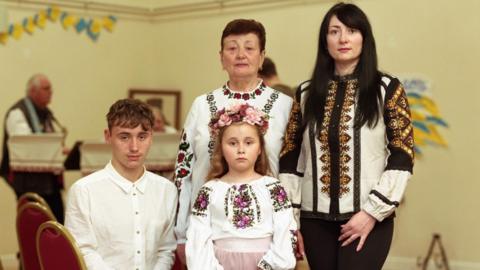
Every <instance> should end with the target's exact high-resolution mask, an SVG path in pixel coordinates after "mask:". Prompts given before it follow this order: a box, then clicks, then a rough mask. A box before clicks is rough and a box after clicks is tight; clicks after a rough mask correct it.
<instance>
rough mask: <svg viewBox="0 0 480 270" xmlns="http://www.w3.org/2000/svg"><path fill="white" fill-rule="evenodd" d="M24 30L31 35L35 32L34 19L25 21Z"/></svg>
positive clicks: (29, 18)
mask: <svg viewBox="0 0 480 270" xmlns="http://www.w3.org/2000/svg"><path fill="white" fill-rule="evenodd" d="M23 30H24V31H25V32H27V33H29V34H30V35H31V34H33V32H34V31H35V23H34V22H33V18H32V17H28V18H25V19H23Z"/></svg>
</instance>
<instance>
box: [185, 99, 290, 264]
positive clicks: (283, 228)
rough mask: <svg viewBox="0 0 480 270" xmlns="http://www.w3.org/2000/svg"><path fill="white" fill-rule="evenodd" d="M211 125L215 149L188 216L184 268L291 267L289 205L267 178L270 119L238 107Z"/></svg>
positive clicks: (282, 192)
mask: <svg viewBox="0 0 480 270" xmlns="http://www.w3.org/2000/svg"><path fill="white" fill-rule="evenodd" d="M209 127H210V132H211V134H212V136H213V137H215V138H216V145H215V150H214V153H213V156H212V161H211V162H212V166H211V169H210V172H209V174H208V176H207V179H208V180H209V181H208V182H207V183H205V184H204V185H203V186H202V188H201V189H200V191H199V192H198V196H197V199H196V200H195V203H194V205H193V209H192V215H191V217H190V225H189V228H188V231H187V243H186V253H187V265H188V269H189V270H195V269H202V270H203V269H209V270H210V269H225V270H229V269H232V270H233V269H242V270H256V269H293V268H294V267H295V263H296V260H295V256H294V251H295V248H296V236H295V231H296V223H295V220H294V218H293V212H292V206H291V203H290V201H289V200H288V198H287V196H286V193H285V190H284V189H283V187H282V186H280V184H279V181H278V180H277V179H275V178H272V177H270V176H266V175H267V174H269V173H270V169H269V165H268V159H267V154H266V153H265V141H264V138H263V134H265V132H266V130H267V128H268V116H267V115H266V114H265V113H263V112H261V111H259V110H258V109H255V108H254V107H252V106H250V105H248V104H237V105H234V106H232V107H231V108H229V109H223V110H221V111H218V112H217V113H216V116H215V117H213V118H212V120H211V122H210V124H209Z"/></svg>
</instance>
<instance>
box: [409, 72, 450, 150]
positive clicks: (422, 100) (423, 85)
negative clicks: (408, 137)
mask: <svg viewBox="0 0 480 270" xmlns="http://www.w3.org/2000/svg"><path fill="white" fill-rule="evenodd" d="M402 83H403V85H404V87H405V90H406V92H407V98H408V102H409V104H410V110H411V114H412V124H413V130H414V131H413V132H414V133H413V134H414V140H415V146H414V149H415V153H416V154H417V156H418V157H421V156H422V153H423V147H425V146H427V145H429V146H435V147H447V146H448V144H447V141H446V140H445V139H444V138H443V137H442V135H441V134H440V132H439V131H438V129H439V128H440V127H443V128H448V124H447V122H446V121H445V120H444V119H442V117H441V115H440V111H439V109H438V106H437V105H436V103H435V101H434V100H433V99H432V98H431V93H430V92H429V90H430V89H429V84H428V82H427V81H426V80H423V79H418V78H409V79H405V80H403V81H402Z"/></svg>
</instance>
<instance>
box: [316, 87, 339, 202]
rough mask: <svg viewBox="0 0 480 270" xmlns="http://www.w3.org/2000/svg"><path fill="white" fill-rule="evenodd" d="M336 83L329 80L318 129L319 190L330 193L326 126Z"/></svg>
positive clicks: (333, 104) (332, 105)
mask: <svg viewBox="0 0 480 270" xmlns="http://www.w3.org/2000/svg"><path fill="white" fill-rule="evenodd" d="M337 87H338V84H337V82H335V81H331V82H330V84H329V86H328V93H327V99H326V102H325V111H324V116H323V122H322V127H321V129H320V134H319V138H318V140H319V141H320V150H321V152H322V155H321V156H320V160H321V161H322V164H323V165H322V167H321V170H322V176H321V177H320V181H321V182H322V183H323V186H322V188H321V192H323V193H326V194H330V180H331V177H330V170H331V167H330V161H331V156H330V148H329V146H328V126H329V124H330V118H331V116H332V111H333V107H334V106H335V96H336V93H337Z"/></svg>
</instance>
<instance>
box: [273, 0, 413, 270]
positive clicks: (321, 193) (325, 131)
mask: <svg viewBox="0 0 480 270" xmlns="http://www.w3.org/2000/svg"><path fill="white" fill-rule="evenodd" d="M319 39H320V41H319V48H318V56H317V62H316V66H315V70H314V72H313V76H312V78H311V80H310V81H308V82H306V83H304V84H302V85H301V86H300V87H299V91H298V92H297V94H296V97H295V102H294V105H293V108H292V113H291V120H290V123H289V127H288V131H289V133H288V134H287V135H286V144H285V148H284V149H283V150H282V158H281V160H280V168H281V169H280V179H281V180H282V182H283V184H284V186H285V187H286V188H287V190H288V191H289V195H290V197H291V199H292V203H293V204H294V205H296V206H297V207H298V208H300V209H301V212H300V224H301V229H300V231H301V233H302V235H303V236H304V239H305V242H304V244H305V251H306V254H307V258H308V261H309V264H310V268H311V269H322V270H334V269H340V270H347V269H356V270H376V269H378V270H380V269H381V268H382V265H383V263H384V262H385V259H386V257H387V254H388V251H389V248H390V243H391V240H392V235H393V216H394V211H395V209H396V208H397V207H398V205H399V202H400V200H401V198H402V196H403V193H404V191H405V187H406V185H407V182H408V179H409V178H410V176H411V174H412V168H413V160H414V157H413V133H412V125H411V119H410V112H409V107H408V103H407V97H406V95H405V91H404V89H403V87H402V85H401V84H400V82H399V80H398V79H396V78H394V77H392V76H389V75H387V74H385V73H382V72H380V71H379V70H378V67H377V54H376V50H375V41H374V38H373V34H372V29H371V26H370V23H369V22H368V19H367V16H366V15H365V14H364V13H363V11H362V10H360V9H359V8H358V7H357V6H355V5H353V4H345V3H338V4H336V5H334V6H333V7H332V8H331V9H330V10H329V11H328V12H327V14H326V15H325V17H324V19H323V22H322V25H321V27H320V37H319ZM299 239H301V237H299ZM299 242H300V241H299Z"/></svg>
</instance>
